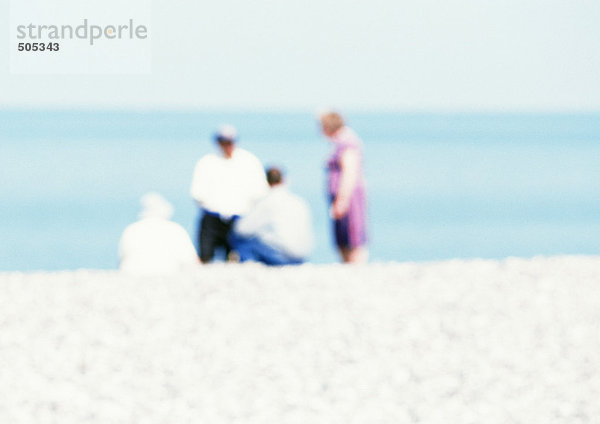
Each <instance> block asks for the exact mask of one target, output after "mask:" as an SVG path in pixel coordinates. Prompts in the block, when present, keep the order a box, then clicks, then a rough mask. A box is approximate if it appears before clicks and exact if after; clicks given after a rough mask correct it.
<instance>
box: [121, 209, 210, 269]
mask: <svg viewBox="0 0 600 424" xmlns="http://www.w3.org/2000/svg"><path fill="white" fill-rule="evenodd" d="M119 258H120V269H121V270H122V271H125V272H128V273H130V274H135V275H153V274H169V273H174V272H180V271H185V270H187V269H192V268H194V267H196V266H198V264H199V262H198V256H197V254H196V250H195V249H194V245H193V244H192V241H191V240H190V237H189V235H188V234H187V232H186V231H185V230H184V229H183V227H182V226H181V225H179V224H177V223H175V222H172V221H169V220H167V219H164V218H155V217H152V218H144V219H141V220H140V221H137V222H135V223H133V224H131V225H129V226H128V227H127V228H125V231H123V235H122V236H121V241H120V242H119Z"/></svg>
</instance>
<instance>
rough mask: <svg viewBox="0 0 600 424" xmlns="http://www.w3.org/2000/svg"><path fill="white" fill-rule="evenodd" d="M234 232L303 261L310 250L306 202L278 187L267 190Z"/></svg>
mask: <svg viewBox="0 0 600 424" xmlns="http://www.w3.org/2000/svg"><path fill="white" fill-rule="evenodd" d="M235 231H236V232H237V233H238V234H240V235H242V236H246V237H250V236H256V237H258V238H259V239H260V240H261V241H262V242H264V243H266V244H268V245H269V246H272V247H274V248H276V249H280V250H281V251H283V252H284V253H287V254H288V255H290V256H293V257H295V258H299V259H304V258H306V257H307V256H308V255H309V253H310V252H311V250H312V248H313V243H314V241H313V240H314V236H313V229H312V217H311V212H310V208H309V206H308V203H306V201H304V199H302V198H301V197H299V196H297V195H295V194H292V193H290V192H289V191H288V190H287V188H286V187H285V186H284V185H282V184H279V185H277V186H275V187H273V188H271V189H270V190H269V193H268V194H267V196H266V197H264V198H263V199H262V200H261V201H260V202H259V203H258V204H257V205H256V207H255V208H254V209H252V211H250V213H249V214H248V215H246V216H244V217H242V218H241V219H240V220H239V221H238V222H237V223H236V226H235Z"/></svg>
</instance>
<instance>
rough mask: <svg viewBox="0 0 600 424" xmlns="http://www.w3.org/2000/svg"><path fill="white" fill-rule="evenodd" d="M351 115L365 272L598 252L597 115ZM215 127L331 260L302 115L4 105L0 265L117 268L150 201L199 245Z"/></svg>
mask: <svg viewBox="0 0 600 424" xmlns="http://www.w3.org/2000/svg"><path fill="white" fill-rule="evenodd" d="M346 118H347V122H348V124H349V125H350V126H351V127H352V128H353V129H354V130H355V131H356V132H357V133H358V134H359V135H360V137H361V138H362V140H363V142H364V169H365V176H366V182H367V189H368V207H369V224H368V225H369V251H370V258H371V259H370V260H371V261H372V262H390V261H395V262H405V261H437V260H445V259H452V258H506V257H512V256H517V257H533V256H538V255H563V254H569V255H571V254H576V255H597V254H600V166H599V161H600V114H596V113H587V114H556V113H555V114H539V113H538V114H536V113H518V114H517V113H514V114H511V113H497V114H492V113H456V114H453V113H400V112H397V113H396V112H385V113H374V112H369V113H358V112H357V113H348V114H347V116H346ZM222 123H230V124H232V125H234V126H236V127H237V129H238V132H239V134H240V141H239V145H240V146H241V147H243V148H245V149H247V150H249V151H251V152H253V153H254V154H255V155H257V156H258V158H259V159H260V160H261V161H262V162H263V164H264V165H265V166H268V165H278V166H281V167H283V169H284V170H285V172H286V175H287V180H288V184H289V186H290V189H291V190H292V191H293V192H295V193H297V194H299V195H300V196H302V197H304V198H305V199H306V200H307V201H308V202H309V204H310V206H311V209H312V214H313V225H314V231H315V236H316V246H315V249H314V251H313V253H312V255H311V257H310V262H312V263H315V264H324V263H334V262H337V261H338V260H339V259H338V256H337V253H336V250H335V248H334V246H333V243H332V234H331V228H330V221H329V217H328V204H327V199H326V196H325V178H326V174H325V163H326V159H327V157H328V155H329V153H330V148H331V147H330V145H329V143H328V141H327V140H326V139H325V138H324V137H323V136H322V135H321V134H320V132H319V128H318V125H317V123H316V120H315V116H314V115H313V114H312V113H310V112H279V111H261V112H246V111H244V112H241V111H236V112H227V111H128V110H0V199H1V200H0V270H1V271H37V270H50V271H56V270H76V269H116V268H117V266H118V254H117V246H118V242H119V238H120V236H121V233H122V231H123V230H124V228H125V227H126V226H127V225H128V224H130V223H132V222H134V221H135V220H136V219H137V215H138V212H139V208H140V207H139V199H140V197H141V196H142V195H143V194H144V193H146V192H148V191H157V192H159V193H161V194H162V195H163V196H165V197H166V198H167V199H168V200H169V201H170V202H171V203H173V205H174V206H175V215H174V218H173V219H174V220H175V221H176V222H178V223H180V224H181V225H183V226H184V228H186V230H187V231H188V232H189V234H190V236H191V237H192V239H194V240H195V234H196V225H197V214H198V210H197V206H196V205H195V203H194V202H193V201H192V199H191V198H190V195H189V187H190V183H191V177H192V171H193V169H194V165H195V163H196V161H197V160H198V159H199V158H200V157H201V156H203V155H204V154H206V153H209V152H215V151H216V146H215V144H214V142H213V141H212V134H213V132H214V130H215V128H216V127H217V126H218V125H219V124H222Z"/></svg>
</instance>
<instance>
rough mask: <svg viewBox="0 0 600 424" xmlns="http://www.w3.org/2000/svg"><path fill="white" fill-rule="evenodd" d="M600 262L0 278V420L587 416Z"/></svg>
mask: <svg viewBox="0 0 600 424" xmlns="http://www.w3.org/2000/svg"><path fill="white" fill-rule="evenodd" d="M599 364H600V258H593V257H556V258H534V259H529V260H523V259H507V260H504V261H483V260H471V261H447V262H438V263H426V264H411V263H406V264H371V265H367V266H358V267H348V266H340V265H328V266H312V265H305V266H302V267H292V268H281V269H268V268H265V267H262V266H259V265H256V264H249V265H230V266H227V265H212V266H206V267H204V268H202V269H200V270H198V271H197V272H194V273H193V274H188V275H178V276H173V277H169V278H154V279H136V278H131V277H127V276H124V275H121V274H119V273H117V272H100V271H76V272H59V273H30V274H23V273H4V274H0V390H1V394H0V423H11V424H16V423H27V424H32V423H60V424H69V423H103V424H104V423H111V424H114V423H144V424H152V423H177V424H179V423H269V424H275V423H277V424H279V423H303V424H305V423H327V424H330V423H528V424H531V423H545V424H547V423H588V422H589V423H597V422H600V402H599V401H598V399H600V365H599Z"/></svg>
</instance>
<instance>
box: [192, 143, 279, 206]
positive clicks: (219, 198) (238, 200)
mask: <svg viewBox="0 0 600 424" xmlns="http://www.w3.org/2000/svg"><path fill="white" fill-rule="evenodd" d="M267 189H268V185H267V181H266V177H265V171H264V169H263V167H262V164H261V163H260V161H259V160H258V159H257V158H256V156H254V155H253V154H252V153H250V152H247V151H246V150H244V149H240V148H239V147H236V148H235V149H234V151H233V155H232V157H231V158H230V159H227V158H225V157H224V156H220V155H216V154H208V155H206V156H204V157H202V159H200V160H199V161H198V163H197V164H196V168H195V169H194V177H193V179H192V187H191V189H190V194H191V195H192V197H193V198H194V199H195V200H196V201H197V202H198V204H199V205H200V207H202V208H204V209H206V210H208V211H211V212H216V213H218V214H220V215H221V216H223V217H231V216H233V215H239V216H241V215H244V214H245V213H247V212H248V211H249V210H250V208H252V206H253V205H254V204H255V203H256V201H257V200H258V199H260V198H261V197H263V196H264V195H265V194H266V192H267Z"/></svg>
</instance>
